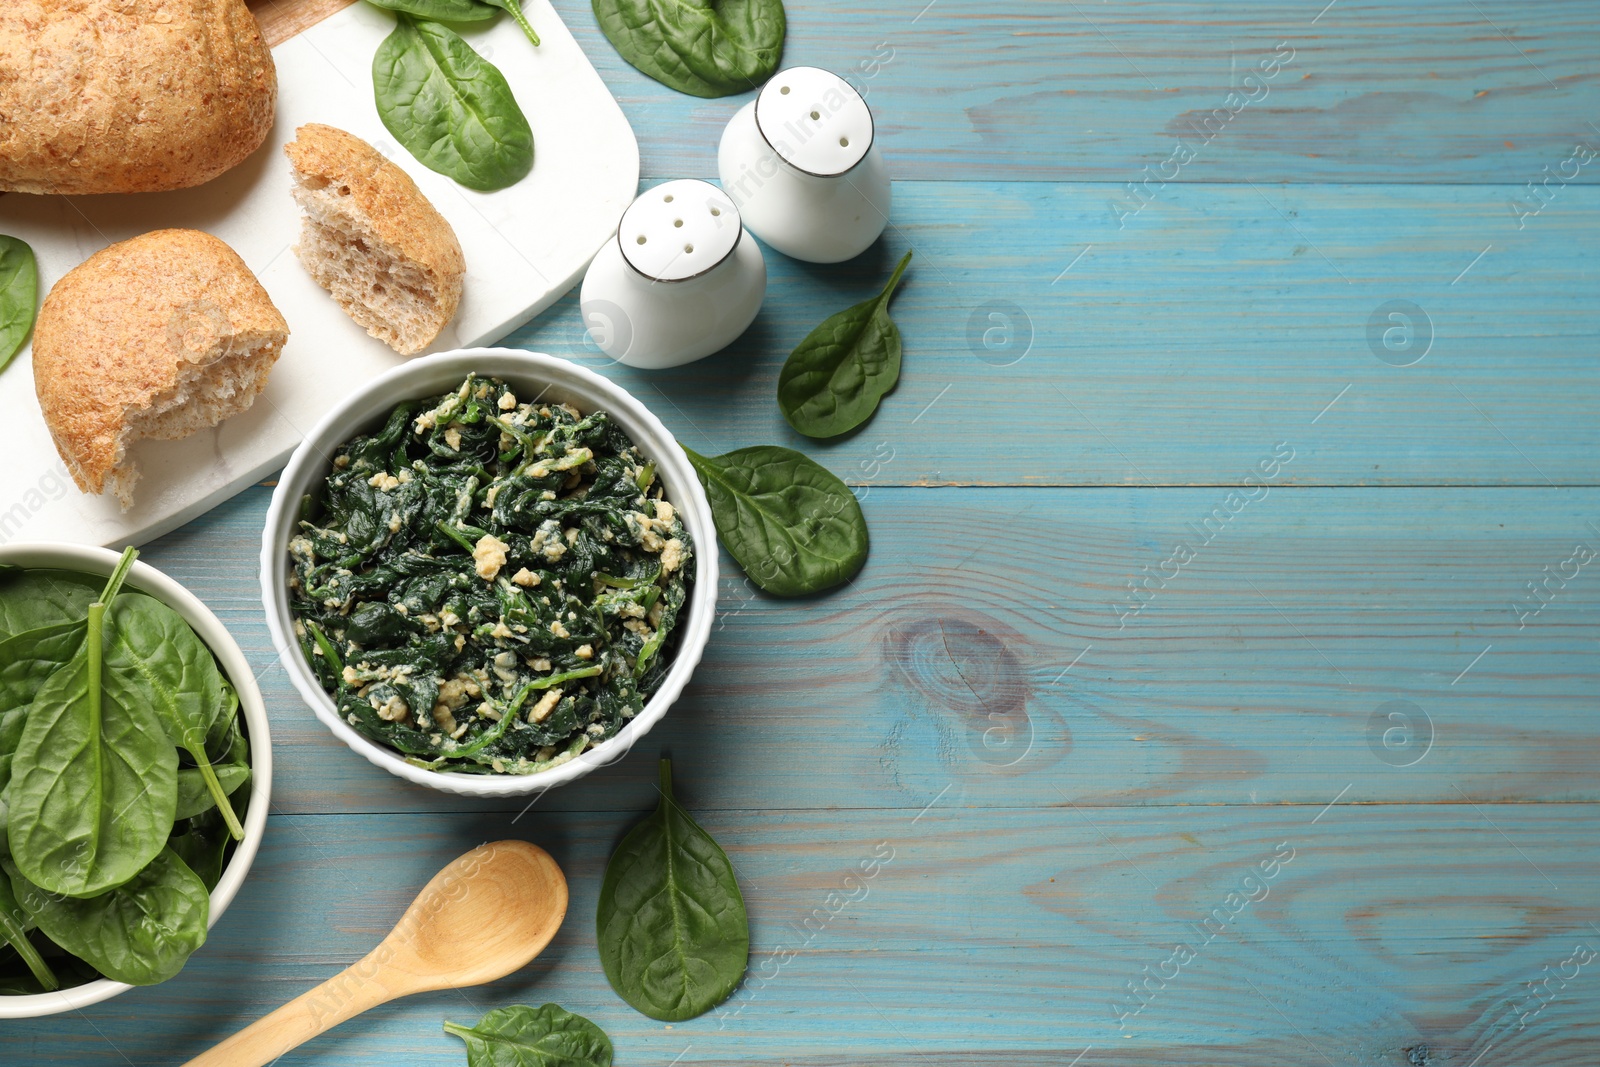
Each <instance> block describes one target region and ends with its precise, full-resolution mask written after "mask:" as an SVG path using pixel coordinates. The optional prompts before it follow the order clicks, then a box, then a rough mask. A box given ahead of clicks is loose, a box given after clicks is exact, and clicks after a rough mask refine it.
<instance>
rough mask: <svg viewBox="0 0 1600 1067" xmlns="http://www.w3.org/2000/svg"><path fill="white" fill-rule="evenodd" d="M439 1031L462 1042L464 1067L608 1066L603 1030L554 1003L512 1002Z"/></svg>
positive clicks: (607, 1043)
mask: <svg viewBox="0 0 1600 1067" xmlns="http://www.w3.org/2000/svg"><path fill="white" fill-rule="evenodd" d="M444 1030H445V1033H447V1034H454V1035H456V1036H457V1037H459V1038H460V1039H461V1040H463V1041H465V1042H466V1043H467V1067H611V1039H610V1038H609V1037H607V1036H606V1033H605V1031H604V1030H602V1029H600V1028H599V1027H598V1026H596V1025H595V1024H594V1023H592V1022H590V1021H589V1020H588V1019H585V1018H584V1017H583V1016H581V1015H574V1014H572V1012H570V1011H567V1010H566V1009H564V1008H562V1007H561V1006H559V1005H556V1004H546V1005H544V1006H542V1007H538V1008H530V1007H528V1006H527V1005H526V1004H513V1005H512V1006H511V1007H509V1008H496V1009H495V1010H493V1011H491V1012H489V1013H488V1014H487V1015H485V1016H484V1017H483V1018H482V1019H480V1020H479V1021H478V1025H476V1026H462V1025H461V1024H460V1023H451V1022H447V1023H445V1024H444Z"/></svg>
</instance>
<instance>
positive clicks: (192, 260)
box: [33, 230, 289, 511]
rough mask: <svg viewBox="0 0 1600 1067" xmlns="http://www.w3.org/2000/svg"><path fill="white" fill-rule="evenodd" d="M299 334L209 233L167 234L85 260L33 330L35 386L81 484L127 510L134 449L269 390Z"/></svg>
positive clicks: (201, 424)
mask: <svg viewBox="0 0 1600 1067" xmlns="http://www.w3.org/2000/svg"><path fill="white" fill-rule="evenodd" d="M288 337H289V327H288V325H287V324H286V323H285V322H284V321H283V316H282V315H280V314H278V309H277V308H275V307H273V305H272V299H271V298H270V297H268V296H267V291H266V290H265V289H263V288H262V287H261V283H260V282H258V281H256V277H255V275H254V274H251V273H250V268H249V267H247V266H245V264H244V260H242V259H240V258H239V256H238V254H237V253H236V252H234V250H233V249H231V248H229V247H228V246H227V245H225V244H223V243H222V242H221V241H219V240H218V239H217V238H215V237H212V236H211V235H210V234H208V233H201V232H199V231H198V230H157V231H155V232H154V233H147V234H144V235H143V236H141V237H135V238H132V239H131V240H127V241H122V242H120V243H118V244H114V245H112V246H110V247H109V248H103V249H101V250H100V251H99V252H96V253H95V254H94V255H92V256H90V257H89V258H88V259H86V260H84V261H83V262H82V263H80V264H78V266H76V267H74V268H73V269H72V270H71V271H69V272H68V273H67V275H66V276H65V277H64V278H62V279H61V280H60V281H58V282H56V284H55V286H54V287H53V288H51V290H50V295H49V296H47V297H45V300H44V306H43V307H42V308H40V309H39V319H38V322H37V323H36V324H35V326H34V331H33V383H34V391H35V392H36V393H37V394H38V396H39V408H40V410H42V411H43V412H44V421H45V425H46V426H48V427H49V428H50V434H51V436H52V437H54V438H55V443H56V451H58V452H60V453H61V458H62V460H63V461H65V462H66V465H67V469H68V470H69V471H71V472H72V478H73V480H74V481H75V482H77V483H78V488H79V489H81V490H82V491H83V492H85V493H103V492H105V489H106V485H107V483H109V484H110V486H111V488H112V489H113V490H114V491H115V492H116V494H117V499H118V500H120V501H121V502H122V507H123V510H124V511H126V510H127V509H128V508H129V507H131V506H132V505H133V483H134V482H135V481H136V480H138V477H139V472H138V469H137V468H136V467H135V466H134V463H133V461H132V459H131V458H130V457H129V456H128V446H129V445H131V444H132V443H133V442H135V441H137V440H140V439H141V438H146V437H149V438H156V439H159V440H171V439H174V438H179V437H187V436H188V435H189V434H192V433H194V432H196V431H197V430H203V429H207V428H209V427H212V426H215V425H216V424H217V423H219V422H221V421H222V420H223V419H226V418H228V417H230V416H232V415H237V414H239V413H240V412H241V411H244V410H245V409H247V408H249V407H250V404H251V403H252V402H253V401H254V400H255V398H256V395H257V394H258V393H260V392H261V390H262V389H264V388H265V387H266V384H267V374H268V373H269V372H270V371H271V370H272V365H273V363H275V362H277V359H278V354H279V353H280V352H282V351H283V343H284V341H286V340H287V339H288Z"/></svg>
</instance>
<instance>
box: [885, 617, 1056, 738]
mask: <svg viewBox="0 0 1600 1067" xmlns="http://www.w3.org/2000/svg"><path fill="white" fill-rule="evenodd" d="M997 628H998V627H996V626H994V625H990V624H985V623H980V622H976V621H973V620H971V619H968V618H963V617H961V616H957V615H943V616H940V615H932V616H921V617H919V618H917V619H915V620H912V621H909V622H906V623H903V624H900V625H896V626H893V627H891V628H890V629H889V631H888V633H887V634H886V635H885V637H884V658H885V659H886V660H887V661H888V663H889V666H890V669H891V671H892V672H893V673H894V674H895V675H896V676H897V677H898V678H899V679H900V680H901V681H902V682H904V683H905V684H906V685H907V686H909V687H910V688H911V689H912V690H913V691H915V692H916V693H918V694H920V695H921V696H923V697H925V698H926V699H927V700H928V701H929V702H930V703H931V704H933V705H934V706H935V707H937V708H943V709H946V710H948V711H950V712H953V713H954V714H955V717H956V718H957V719H958V720H959V721H960V723H961V725H963V726H964V727H965V729H966V731H967V735H968V736H967V744H968V747H969V749H970V750H971V752H972V754H973V755H974V756H976V757H977V758H978V759H979V760H981V761H982V762H984V763H987V764H990V765H992V766H997V767H1008V766H1011V765H1012V764H1015V763H1016V762H1017V761H1019V760H1020V759H1022V757H1023V756H1025V755H1027V753H1028V749H1029V748H1030V747H1031V746H1032V744H1033V724H1032V721H1031V720H1030V719H1029V717H1028V698H1029V696H1030V695H1031V693H1032V686H1031V685H1029V683H1028V682H1027V680H1026V677H1025V675H1024V672H1023V669H1022V664H1021V662H1020V661H1019V660H1018V659H1017V656H1016V654H1015V653H1014V652H1012V650H1011V649H1010V647H1008V645H1007V644H1006V642H1005V641H1003V640H1002V639H1001V638H999V637H998V636H996V634H995V633H994V630H995V629H997Z"/></svg>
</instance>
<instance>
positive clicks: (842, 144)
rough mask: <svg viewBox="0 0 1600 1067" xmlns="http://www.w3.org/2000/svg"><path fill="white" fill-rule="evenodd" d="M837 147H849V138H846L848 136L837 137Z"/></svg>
mask: <svg viewBox="0 0 1600 1067" xmlns="http://www.w3.org/2000/svg"><path fill="white" fill-rule="evenodd" d="M839 147H840V148H849V147H850V138H848V137H841V138H839Z"/></svg>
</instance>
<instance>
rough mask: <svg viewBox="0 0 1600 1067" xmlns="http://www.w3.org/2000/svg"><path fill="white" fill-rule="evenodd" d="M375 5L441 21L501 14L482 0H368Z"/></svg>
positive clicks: (479, 18) (472, 18)
mask: <svg viewBox="0 0 1600 1067" xmlns="http://www.w3.org/2000/svg"><path fill="white" fill-rule="evenodd" d="M367 3H369V4H371V5H372V6H373V7H381V8H385V9H387V10H389V11H404V12H405V13H406V14H408V15H415V16H417V17H418V18H423V19H438V20H439V21H441V22H483V21H484V20H485V19H492V18H494V17H495V15H497V14H499V12H498V11H496V10H495V9H494V8H492V7H490V6H489V5H488V4H487V3H483V2H480V0H367Z"/></svg>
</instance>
